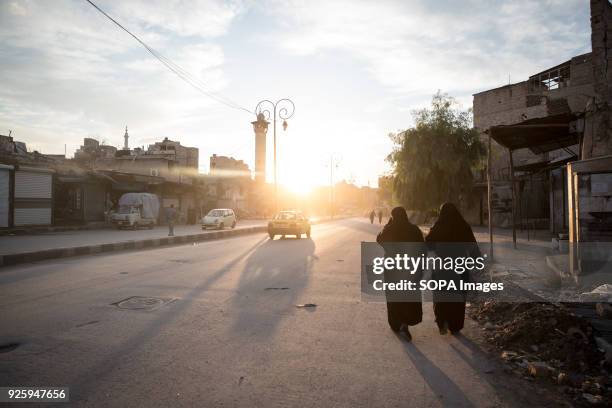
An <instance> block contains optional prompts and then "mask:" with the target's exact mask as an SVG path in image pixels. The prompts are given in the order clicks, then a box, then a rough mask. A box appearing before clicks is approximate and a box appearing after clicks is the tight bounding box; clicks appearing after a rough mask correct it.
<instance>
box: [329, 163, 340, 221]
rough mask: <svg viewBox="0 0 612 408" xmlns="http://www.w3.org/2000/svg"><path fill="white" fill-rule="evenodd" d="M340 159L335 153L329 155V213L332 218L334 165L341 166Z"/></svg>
mask: <svg viewBox="0 0 612 408" xmlns="http://www.w3.org/2000/svg"><path fill="white" fill-rule="evenodd" d="M334 161H335V164H334ZM339 161H340V159H338V158H335V157H334V155H333V154H332V155H330V156H329V214H330V217H331V218H332V219H333V218H334V167H336V168H338V167H339V165H340V164H339Z"/></svg>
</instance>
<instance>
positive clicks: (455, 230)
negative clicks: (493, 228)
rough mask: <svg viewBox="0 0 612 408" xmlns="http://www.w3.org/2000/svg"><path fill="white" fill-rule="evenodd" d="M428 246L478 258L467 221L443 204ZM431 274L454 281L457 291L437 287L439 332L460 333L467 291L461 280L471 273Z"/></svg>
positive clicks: (447, 254)
mask: <svg viewBox="0 0 612 408" xmlns="http://www.w3.org/2000/svg"><path fill="white" fill-rule="evenodd" d="M425 241H426V242H427V246H428V247H429V249H432V250H433V251H435V253H436V255H437V256H439V257H441V258H447V257H451V258H455V259H456V258H458V257H466V256H470V257H478V256H480V250H479V249H478V245H477V244H476V238H474V233H473V232H472V228H471V227H470V225H469V224H468V223H467V222H466V221H465V219H464V218H463V216H462V215H461V213H460V212H459V210H457V207H455V205H454V204H452V203H444V204H442V207H440V216H439V217H438V220H437V221H436V223H435V224H434V226H433V227H432V228H431V230H430V231H429V234H427V238H426V239H425ZM432 277H433V279H435V280H438V281H443V280H444V281H450V280H452V281H453V282H454V283H455V286H456V287H457V290H437V291H434V292H433V302H434V314H435V316H436V323H437V325H438V329H439V330H440V334H446V332H447V330H450V331H451V333H452V334H457V333H458V332H459V331H460V330H461V329H463V323H464V320H465V299H466V294H465V291H462V290H460V289H459V288H460V286H459V285H460V282H461V281H464V282H467V281H469V272H468V271H465V272H464V273H462V274H459V273H457V272H455V271H454V270H444V269H441V270H434V271H432Z"/></svg>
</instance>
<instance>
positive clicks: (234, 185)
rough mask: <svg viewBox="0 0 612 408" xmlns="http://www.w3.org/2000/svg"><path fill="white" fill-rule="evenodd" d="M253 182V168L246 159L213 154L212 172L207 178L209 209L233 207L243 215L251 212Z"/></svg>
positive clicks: (211, 157) (211, 158) (211, 160)
mask: <svg viewBox="0 0 612 408" xmlns="http://www.w3.org/2000/svg"><path fill="white" fill-rule="evenodd" d="M252 183H253V181H252V180H251V170H250V169H249V166H248V165H247V164H246V163H245V162H244V161H242V160H237V159H234V158H233V157H227V156H217V155H216V154H213V155H212V156H210V173H209V175H208V177H207V178H206V184H207V197H208V199H207V202H208V204H207V209H211V208H213V207H216V208H232V209H233V210H234V211H237V212H238V213H239V215H241V216H242V215H245V214H247V213H249V214H250V213H251V209H250V208H249V195H250V194H251V192H252V191H253V188H252Z"/></svg>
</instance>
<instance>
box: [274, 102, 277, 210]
mask: <svg viewBox="0 0 612 408" xmlns="http://www.w3.org/2000/svg"><path fill="white" fill-rule="evenodd" d="M274 213H278V180H277V174H276V104H274Z"/></svg>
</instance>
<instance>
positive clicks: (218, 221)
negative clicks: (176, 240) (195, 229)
mask: <svg viewBox="0 0 612 408" xmlns="http://www.w3.org/2000/svg"><path fill="white" fill-rule="evenodd" d="M237 222H238V219H237V218H236V214H235V213H234V210H232V209H230V208H215V209H214V210H210V211H209V212H208V214H206V215H205V216H204V217H202V229H207V228H217V229H223V228H225V227H228V226H229V227H232V228H234V227H236V223H237Z"/></svg>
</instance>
